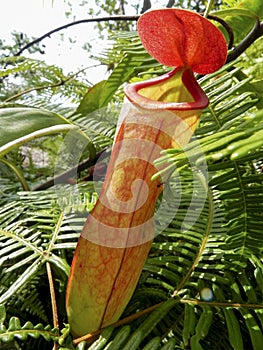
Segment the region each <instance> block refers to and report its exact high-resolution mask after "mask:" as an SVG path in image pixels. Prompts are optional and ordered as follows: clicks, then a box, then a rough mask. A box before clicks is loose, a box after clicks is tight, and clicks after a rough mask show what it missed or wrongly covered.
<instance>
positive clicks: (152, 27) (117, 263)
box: [66, 9, 227, 336]
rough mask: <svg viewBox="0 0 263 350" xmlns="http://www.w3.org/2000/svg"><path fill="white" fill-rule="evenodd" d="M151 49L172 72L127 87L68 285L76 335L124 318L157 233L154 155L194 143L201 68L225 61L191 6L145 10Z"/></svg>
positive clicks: (143, 29)
mask: <svg viewBox="0 0 263 350" xmlns="http://www.w3.org/2000/svg"><path fill="white" fill-rule="evenodd" d="M138 33H139V36H140V39H141V41H142V44H143V45H144V47H145V49H146V50H147V51H148V52H149V53H150V54H151V55H152V56H153V57H154V58H155V59H156V60H158V61H159V62H160V63H161V64H163V65H166V66H171V67H173V69H172V70H171V71H170V72H169V73H167V74H164V75H162V76H160V77H157V78H154V79H152V80H148V81H144V82H139V83H135V84H130V85H128V86H126V88H125V90H124V92H125V95H126V97H125V101H124V104H123V108H122V111H121V113H120V117H119V121H118V127H117V131H116V135H115V140H114V144H113V150H112V155H111V158H110V163H109V166H108V169H107V174H106V178H105V181H104V184H103V188H102V191H101V193H100V196H99V199H98V202H97V203H96V205H95V207H94V209H93V210H92V212H91V213H90V214H89V216H88V218H87V221H86V224H85V226H84V228H83V231H82V233H81V237H80V238H79V242H78V245H77V248H76V252H75V255H74V259H73V262H72V267H71V272H70V277H69V281H68V286H67V297H66V307H67V314H68V321H69V324H70V326H71V331H72V333H73V335H74V336H81V335H84V334H86V333H90V332H94V331H96V330H97V329H100V328H103V327H105V326H107V325H109V324H111V323H113V322H115V321H117V320H118V319H119V318H120V316H121V314H122V312H123V310H124V309H125V307H126V305H127V303H128V302H129V300H130V298H131V296H132V294H133V292H134V289H135V287H136V285H137V282H138V279H139V277H140V274H141V271H142V268H143V265H144V263H145V260H146V258H147V256H148V253H149V250H150V247H151V243H152V240H153V238H154V235H155V232H156V231H155V230H156V229H155V224H154V215H155V214H154V213H155V204H156V200H157V199H158V197H159V195H160V193H161V192H162V190H163V183H164V182H165V181H164V180H165V179H161V178H160V179H155V180H152V176H153V175H154V174H155V173H156V172H157V171H158V170H160V169H156V167H155V166H154V160H156V159H157V158H158V157H159V156H160V152H161V151H162V150H163V149H168V148H172V147H177V148H181V147H183V146H184V145H185V144H187V143H188V142H189V140H190V138H191V136H192V134H193V132H194V130H195V128H196V126H197V123H198V121H199V117H200V114H201V111H202V109H203V108H205V107H206V106H207V105H208V99H207V97H206V95H205V93H204V92H203V90H202V89H201V88H200V86H199V85H198V83H197V81H196V79H195V77H194V73H193V72H196V73H199V74H207V73H212V72H214V71H216V70H218V69H219V68H220V67H221V66H222V65H223V64H224V63H225V60H226V55H227V45H226V42H225V39H224V37H223V35H222V33H221V32H220V31H219V30H218V29H217V27H215V26H214V25H213V24H212V23H211V22H210V21H209V20H207V19H205V18H203V17H202V16H200V15H198V14H196V13H194V12H191V11H187V10H179V9H162V10H153V11H149V12H146V13H145V14H143V15H142V16H141V17H140V19H139V21H138Z"/></svg>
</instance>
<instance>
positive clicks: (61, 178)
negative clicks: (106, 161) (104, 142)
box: [34, 149, 106, 191]
mask: <svg viewBox="0 0 263 350" xmlns="http://www.w3.org/2000/svg"><path fill="white" fill-rule="evenodd" d="M102 154H104V156H105V155H106V153H105V149H103V150H102V151H100V152H98V153H97V154H96V156H95V157H94V158H88V159H86V160H84V161H82V162H80V163H79V164H77V165H75V166H74V167H72V168H71V169H69V170H67V171H65V172H64V173H62V174H60V175H57V176H55V177H53V178H52V179H50V180H48V181H46V182H44V183H42V184H40V185H39V186H37V187H35V188H34V191H43V190H46V189H47V188H50V187H52V186H54V185H55V184H65V183H66V184H68V183H69V179H70V178H71V177H74V176H75V175H76V173H79V172H81V171H83V170H86V169H89V168H90V167H92V166H93V165H94V164H96V162H97V161H98V159H99V158H100V157H101V155H102Z"/></svg>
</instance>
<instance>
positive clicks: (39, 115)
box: [0, 108, 78, 156]
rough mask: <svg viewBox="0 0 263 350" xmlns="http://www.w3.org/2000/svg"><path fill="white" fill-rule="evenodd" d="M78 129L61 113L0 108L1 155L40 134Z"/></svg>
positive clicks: (33, 109)
mask: <svg viewBox="0 0 263 350" xmlns="http://www.w3.org/2000/svg"><path fill="white" fill-rule="evenodd" d="M76 129H78V128H77V127H76V126H75V125H73V124H71V123H70V122H69V121H68V120H67V119H65V118H64V117H62V116H60V115H59V114H56V113H53V112H49V111H46V110H42V109H37V108H1V109H0V156H3V155H5V154H6V153H8V152H9V151H11V150H12V149H13V148H15V147H17V146H20V145H21V144H23V143H25V142H28V141H29V140H32V139H34V138H37V137H40V136H46V135H51V134H54V133H55V134H57V133H60V132H67V131H70V130H76Z"/></svg>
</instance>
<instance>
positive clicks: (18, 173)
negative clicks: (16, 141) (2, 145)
mask: <svg viewBox="0 0 263 350" xmlns="http://www.w3.org/2000/svg"><path fill="white" fill-rule="evenodd" d="M0 162H2V163H4V164H5V165H7V166H8V167H9V168H10V169H11V170H12V171H13V172H14V173H15V174H16V176H17V177H18V179H19V181H20V183H21V185H22V187H23V190H24V191H30V188H29V186H28V184H27V182H26V179H25V178H24V175H23V173H22V171H21V169H19V168H18V167H17V166H16V165H15V164H14V163H13V162H10V161H9V160H7V159H4V158H0Z"/></svg>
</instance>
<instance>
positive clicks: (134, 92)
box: [124, 67, 209, 111]
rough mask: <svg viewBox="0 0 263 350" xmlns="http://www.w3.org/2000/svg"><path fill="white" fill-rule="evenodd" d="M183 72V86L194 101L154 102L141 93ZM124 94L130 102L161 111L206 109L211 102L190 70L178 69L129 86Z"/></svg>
mask: <svg viewBox="0 0 263 350" xmlns="http://www.w3.org/2000/svg"><path fill="white" fill-rule="evenodd" d="M180 70H182V77H181V79H182V84H184V86H185V88H186V89H187V90H188V92H189V93H190V95H191V96H192V98H193V101H182V102H176V101H175V102H165V101H159V100H153V99H150V98H148V97H145V96H143V95H142V94H141V93H140V92H139V91H140V90H142V89H145V88H147V87H151V86H154V85H157V84H160V83H162V82H165V81H167V80H169V79H170V78H172V77H173V76H174V75H175V74H176V73H178V72H179V71H180ZM124 93H125V95H126V97H127V98H128V100H130V101H131V102H133V103H135V104H137V105H139V106H140V107H142V108H144V109H155V110H156V109H159V110H178V111H189V110H199V109H204V108H206V107H207V106H208V104H209V100H208V97H207V96H206V94H205V92H204V91H203V90H202V88H201V87H200V85H199V84H198V82H197V81H196V79H195V77H194V75H193V72H192V70H191V69H190V68H182V67H177V68H175V69H173V70H172V71H170V72H168V73H166V74H163V75H161V76H158V77H156V78H153V79H150V80H146V81H141V82H138V83H133V84H128V85H127V86H126V87H125V88H124Z"/></svg>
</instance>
